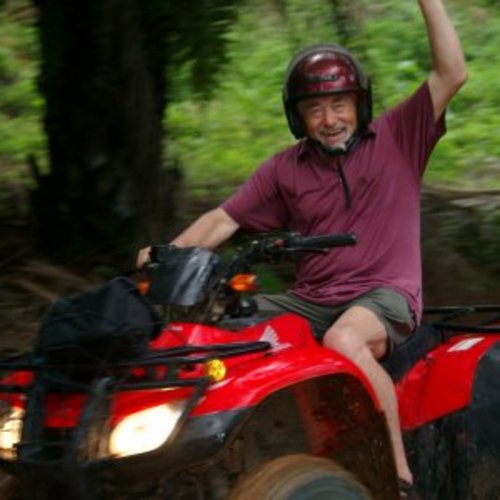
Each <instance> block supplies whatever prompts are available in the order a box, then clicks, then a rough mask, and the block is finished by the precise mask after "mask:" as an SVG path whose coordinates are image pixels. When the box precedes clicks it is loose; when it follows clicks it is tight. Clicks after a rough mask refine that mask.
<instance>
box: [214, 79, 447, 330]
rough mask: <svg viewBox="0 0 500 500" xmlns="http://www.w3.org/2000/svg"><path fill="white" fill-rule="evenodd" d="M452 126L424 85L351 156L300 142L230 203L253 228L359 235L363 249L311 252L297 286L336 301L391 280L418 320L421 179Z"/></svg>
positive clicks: (233, 213)
mask: <svg viewBox="0 0 500 500" xmlns="http://www.w3.org/2000/svg"><path fill="white" fill-rule="evenodd" d="M444 132H445V119H444V115H443V116H442V117H441V118H440V120H439V121H438V122H437V123H434V116H433V108H432V102H431V96H430V92H429V87H428V85H427V83H424V84H423V85H422V86H421V87H420V88H419V89H418V90H417V91H416V92H415V93H414V94H413V95H412V96H411V97H409V98H408V99H407V100H405V101H403V102H402V103H400V104H399V105H398V106H396V107H394V108H393V109H391V110H389V111H387V112H385V113H383V114H382V115H381V116H380V117H379V118H378V119H377V120H375V121H374V122H372V123H371V124H370V127H369V130H368V133H367V134H366V136H365V137H364V138H363V139H361V140H359V141H358V143H357V144H356V145H355V147H354V149H352V150H351V151H350V152H349V153H348V154H347V156H345V157H333V156H329V155H327V154H325V153H324V152H322V151H321V150H320V149H319V148H317V147H316V146H314V144H312V143H311V141H309V140H307V139H306V140H303V141H300V142H298V143H297V144H295V145H294V146H292V147H290V148H288V149H285V150H284V151H281V152H279V153H277V154H276V155H274V156H273V157H271V158H270V159H268V160H267V161H265V162H264V163H263V164H262V165H261V166H260V167H259V168H258V169H257V170H256V171H255V172H254V174H253V175H252V176H251V177H250V179H249V180H248V181H247V182H245V184H243V185H242V186H241V187H240V188H239V189H238V191H236V193H234V194H233V195H232V196H231V197H230V198H229V199H228V200H226V201H225V202H224V203H223V204H222V208H223V209H224V210H225V211H226V212H227V213H228V214H229V216H230V217H231V218H233V219H234V220H235V221H236V222H237V223H238V224H239V225H240V226H241V227H242V228H244V229H247V230H251V231H268V230H271V229H279V228H287V229H289V230H293V231H299V232H300V233H303V234H306V235H319V234H332V233H355V234H356V235H357V237H358V244H357V245H356V246H354V247H344V248H335V249H332V250H331V251H329V252H328V253H326V254H308V255H306V256H305V257H304V258H303V259H302V260H301V261H300V262H299V264H298V268H297V276H296V282H295V283H294V285H293V286H292V288H291V291H292V292H293V293H295V294H296V295H298V296H300V297H303V298H305V299H307V300H310V301H312V302H315V303H317V304H322V305H336V304H341V303H343V302H346V301H349V300H352V299H354V298H355V297H357V296H358V295H360V294H362V293H364V292H367V291H368V290H370V289H372V288H375V287H381V286H382V287H388V288H391V289H393V290H395V291H397V292H400V293H402V294H403V295H404V296H405V297H406V298H407V299H408V302H409V304H410V307H411V309H412V311H413V312H414V315H415V319H416V320H417V321H418V320H419V319H420V317H421V312H422V285H421V281H422V272H421V256H420V187H421V177H422V174H423V172H424V169H425V166H426V164H427V161H428V159H429V156H430V153H431V151H432V150H433V148H434V146H435V144H436V142H437V141H438V139H439V138H440V137H441V136H442V135H443V134H444ZM341 170H342V171H343V174H344V175H340V174H341Z"/></svg>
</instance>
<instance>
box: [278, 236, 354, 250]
mask: <svg viewBox="0 0 500 500" xmlns="http://www.w3.org/2000/svg"><path fill="white" fill-rule="evenodd" d="M284 241H285V248H297V249H299V250H301V249H304V250H307V249H327V248H333V247H343V246H352V245H355V244H356V243H357V242H358V239H357V237H356V235H355V234H352V233H349V234H325V235H320V236H303V235H301V234H299V233H290V234H289V235H288V236H286V237H285V239H284Z"/></svg>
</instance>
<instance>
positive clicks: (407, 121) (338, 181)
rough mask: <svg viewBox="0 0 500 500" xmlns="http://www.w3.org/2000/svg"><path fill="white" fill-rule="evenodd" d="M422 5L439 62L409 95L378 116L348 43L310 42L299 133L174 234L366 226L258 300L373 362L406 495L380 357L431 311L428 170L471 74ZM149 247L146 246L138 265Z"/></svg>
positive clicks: (303, 57)
mask: <svg viewBox="0 0 500 500" xmlns="http://www.w3.org/2000/svg"><path fill="white" fill-rule="evenodd" d="M419 5H420V8H421V11H422V14H423V16H424V19H425V24H426V28H427V33H428V38H429V42H430V49H431V54H432V61H433V66H432V71H431V73H430V75H429V77H428V79H427V81H426V82H424V83H423V84H422V86H421V87H420V88H419V89H418V90H417V91H416V92H415V93H414V94H413V95H412V96H411V97H409V98H408V99H407V100H405V101H404V102H402V103H400V104H399V105H398V106H396V107H395V108H393V109H391V110H389V111H388V112H386V113H384V114H382V116H381V117H379V118H378V119H377V120H375V121H373V122H372V120H371V118H372V117H371V112H372V107H371V87H370V81H369V79H368V78H367V76H366V75H365V74H364V72H363V70H362V68H361V67H360V66H359V64H358V63H357V62H356V60H355V59H354V58H353V56H352V55H351V54H350V53H349V52H348V51H347V50H346V49H344V48H342V47H339V46H336V45H318V46H315V47H312V48H309V49H306V50H305V51H303V52H301V53H300V54H298V55H297V56H296V57H295V58H294V59H293V60H292V62H291V64H290V66H289V69H288V71H287V74H286V78H285V85H284V90H283V99H284V106H285V112H286V116H287V119H288V123H289V126H290V129H291V131H292V133H293V134H294V135H295V137H297V138H298V139H301V140H300V141H299V142H298V143H297V144H295V145H294V146H292V147H291V148H288V149H286V150H284V151H281V152H280V153H278V154H276V155H275V156H273V157H272V158H270V159H268V160H267V161H266V162H264V164H263V165H262V166H261V167H260V168H259V169H258V170H257V171H256V172H255V173H254V174H253V175H252V177H251V178H250V179H249V180H248V181H247V182H246V183H245V184H244V185H243V186H242V187H241V188H240V189H239V190H238V191H237V192H236V193H235V194H234V195H233V196H232V197H230V198H229V199H228V200H226V201H225V202H224V203H223V204H222V205H221V206H220V207H218V208H216V209H215V210H212V211H210V212H207V213H206V214H204V215H202V216H201V217H200V218H199V219H198V220H197V221H195V222H194V224H192V225H191V226H190V227H189V228H188V229H187V230H186V231H184V232H183V233H182V234H180V235H179V236H178V237H177V238H176V239H175V240H174V241H173V242H172V243H173V244H174V245H177V246H183V247H185V246H202V247H205V248H215V247H217V246H218V245H219V244H220V243H222V242H223V241H225V240H226V239H228V238H229V237H230V236H231V235H233V233H234V232H235V231H236V230H237V229H239V228H244V229H248V230H254V231H267V230H270V229H276V228H279V227H287V228H289V229H291V230H295V231H299V232H301V233H303V234H308V235H310V234H331V233H346V232H353V233H355V234H357V236H358V244H357V246H356V247H352V248H340V249H336V250H332V251H330V252H328V253H327V254H319V255H317V254H314V255H310V256H307V257H305V258H304V259H303V260H302V261H301V262H300V263H299V265H298V272H297V280H296V282H295V284H294V285H293V287H292V288H291V290H290V291H289V292H288V293H286V294H281V295H271V296H269V295H267V296H266V295H264V296H261V297H260V298H259V306H260V308H261V309H264V310H274V311H276V310H279V311H281V310H287V311H293V312H297V313H299V314H302V315H303V316H305V317H306V318H308V319H309V320H310V321H311V323H312V324H313V325H314V327H315V331H317V332H320V333H319V334H318V337H317V338H318V340H319V341H320V342H322V344H323V345H324V346H326V347H328V348H331V349H334V350H336V351H337V352H339V353H341V354H343V355H344V356H346V357H348V358H349V359H351V360H352V361H353V362H354V363H355V364H356V365H358V366H359V367H360V368H361V370H362V371H363V372H364V373H365V374H366V376H367V377H368V379H369V380H370V382H371V383H372V385H373V387H374V389H375V391H376V393H377V395H378V397H379V400H380V403H381V406H382V409H383V410H384V412H385V414H386V417H387V421H388V426H389V432H390V435H391V440H392V445H393V450H394V456H395V461H396V467H397V471H398V475H399V478H400V480H401V484H402V490H401V491H402V494H401V496H402V498H409V497H410V495H411V485H412V483H413V477H412V474H411V471H410V469H409V467H408V463H407V460H406V455H405V452H404V448H403V443H402V438H401V431H400V426H399V418H398V409H397V401H396V396H395V392H394V387H393V384H392V381H391V380H390V378H389V376H388V375H387V373H386V372H385V371H384V370H383V368H382V367H381V365H380V364H379V363H378V361H377V360H379V359H380V358H382V357H383V356H384V355H386V354H387V353H388V352H389V351H390V349H391V346H392V345H394V343H399V342H401V341H402V340H404V339H405V338H406V337H407V336H408V335H409V334H410V332H411V331H412V330H413V329H414V327H415V325H416V324H417V323H418V321H419V319H420V316H421V310H422V294H421V262H420V185H421V177H422V175H423V172H424V169H425V166H426V163H427V161H428V158H429V156H430V153H431V152H432V150H433V148H434V146H435V144H436V143H437V141H438V140H439V138H440V137H441V136H442V135H443V134H444V132H445V120H444V112H445V109H446V107H447V105H448V103H449V101H450V99H451V98H452V97H453V96H454V95H455V94H456V92H457V91H458V89H459V88H460V87H461V86H462V85H463V84H464V82H465V81H466V79H467V70H466V65H465V61H464V56H463V53H462V50H461V47H460V42H459V40H458V37H457V34H456V32H455V30H454V28H453V26H452V24H451V22H450V19H449V17H448V15H447V13H446V10H445V7H444V5H443V2H442V0H419ZM148 252H149V250H148V248H145V249H142V250H141V252H140V253H139V256H138V265H142V263H144V262H145V261H146V260H147V259H148Z"/></svg>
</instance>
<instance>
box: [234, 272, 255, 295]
mask: <svg viewBox="0 0 500 500" xmlns="http://www.w3.org/2000/svg"><path fill="white" fill-rule="evenodd" d="M229 286H230V287H231V288H232V289H233V290H234V291H235V292H253V291H255V290H257V275H256V274H236V275H234V276H233V277H232V278H231V279H230V280H229Z"/></svg>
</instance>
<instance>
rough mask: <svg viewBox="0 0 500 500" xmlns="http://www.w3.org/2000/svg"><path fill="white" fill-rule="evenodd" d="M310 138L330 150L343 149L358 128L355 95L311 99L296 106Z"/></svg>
mask: <svg viewBox="0 0 500 500" xmlns="http://www.w3.org/2000/svg"><path fill="white" fill-rule="evenodd" d="M297 107H298V112H299V114H300V116H301V117H302V120H303V121H304V126H305V129H306V132H307V136H308V137H309V138H311V139H313V140H316V141H318V142H320V143H321V144H322V145H323V146H324V147H325V148H327V149H337V148H340V149H344V148H345V145H346V143H347V141H348V140H349V138H350V137H351V136H352V135H353V134H354V133H355V132H356V129H357V128H358V119H357V108H356V94H354V93H352V92H349V93H339V94H329V95H320V96H315V97H309V98H307V99H304V100H302V101H299V103H298V104H297Z"/></svg>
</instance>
